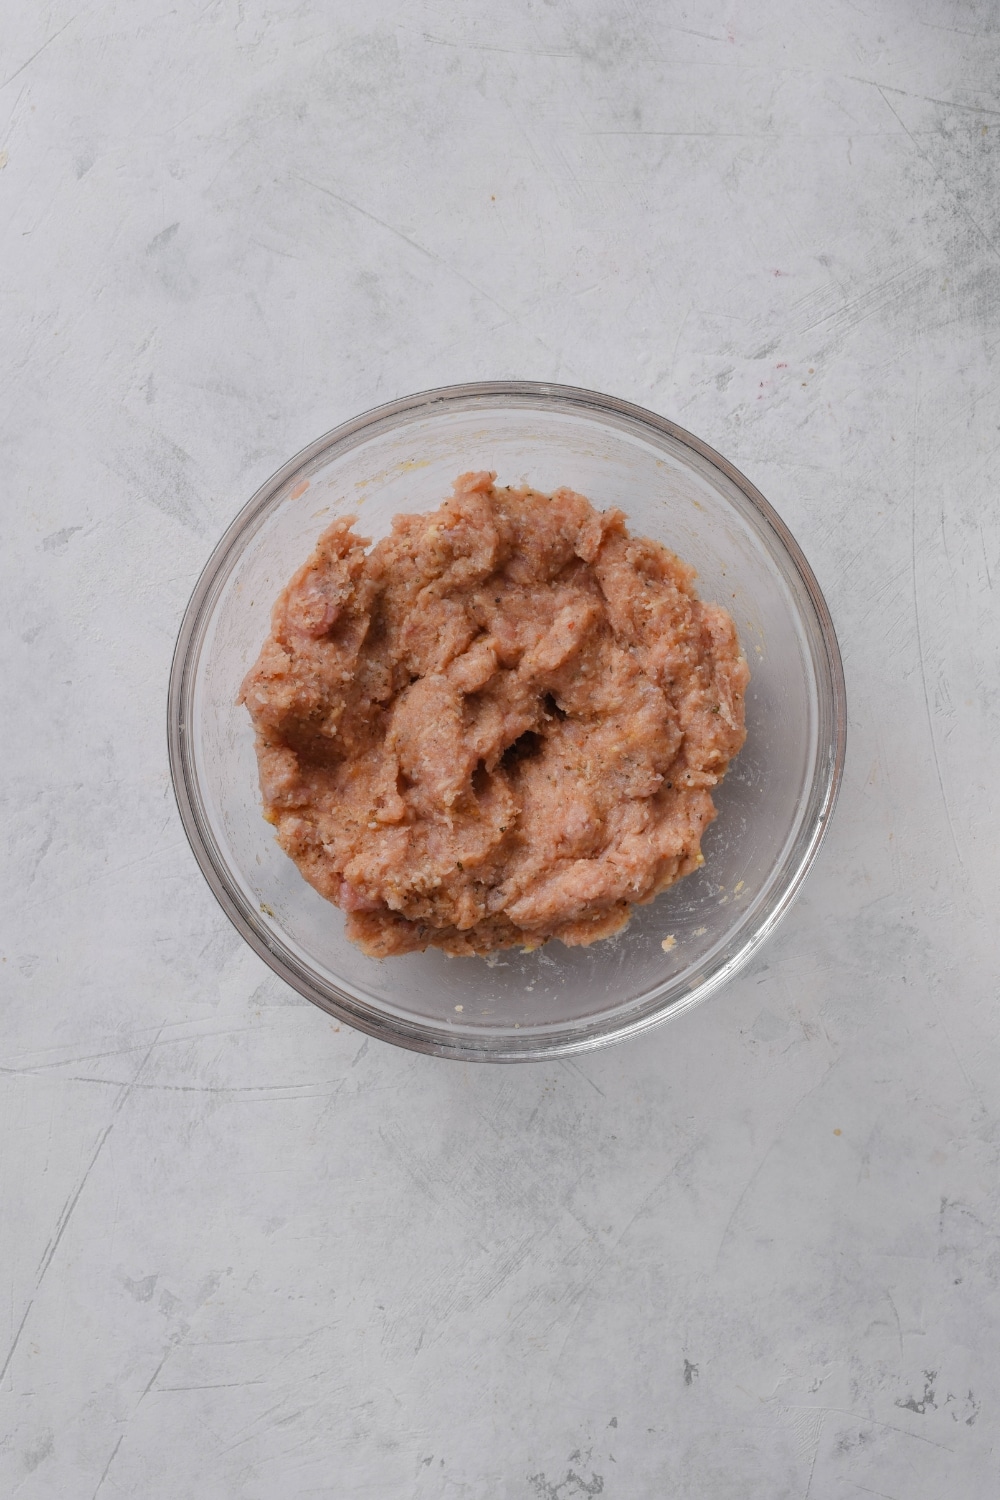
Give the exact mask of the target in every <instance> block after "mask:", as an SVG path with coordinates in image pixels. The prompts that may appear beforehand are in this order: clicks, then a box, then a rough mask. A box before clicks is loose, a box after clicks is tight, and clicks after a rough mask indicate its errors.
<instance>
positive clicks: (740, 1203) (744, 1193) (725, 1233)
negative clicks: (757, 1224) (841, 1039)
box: [715, 1058, 840, 1270]
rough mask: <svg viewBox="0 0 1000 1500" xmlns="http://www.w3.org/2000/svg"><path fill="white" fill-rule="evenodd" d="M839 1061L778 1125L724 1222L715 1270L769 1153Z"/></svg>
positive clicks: (829, 1068)
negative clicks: (776, 1130) (775, 1132)
mask: <svg viewBox="0 0 1000 1500" xmlns="http://www.w3.org/2000/svg"><path fill="white" fill-rule="evenodd" d="M839 1061H840V1058H835V1059H834V1060H833V1062H832V1063H831V1064H830V1066H829V1067H828V1068H827V1069H826V1072H825V1073H824V1074H823V1076H822V1078H820V1079H819V1081H818V1082H817V1083H814V1084H813V1086H812V1088H811V1089H807V1090H806V1092H805V1093H804V1094H803V1095H802V1098H801V1099H799V1100H798V1101H797V1102H796V1104H795V1108H794V1109H793V1110H792V1111H791V1113H790V1114H789V1115H788V1117H787V1119H785V1120H783V1121H782V1123H781V1124H780V1125H779V1127H778V1132H777V1134H776V1135H775V1137H774V1139H773V1140H772V1141H771V1144H770V1145H769V1146H768V1148H767V1150H766V1151H765V1152H764V1155H763V1156H762V1157H761V1159H760V1161H759V1162H758V1163H757V1166H756V1167H755V1168H754V1170H753V1172H752V1173H751V1175H750V1177H749V1179H748V1181H747V1184H746V1186H745V1187H744V1189H743V1191H742V1193H740V1196H739V1197H738V1198H737V1200H736V1204H735V1206H734V1208H733V1211H732V1213H731V1214H730V1215H729V1218H728V1219H727V1220H726V1227H725V1229H723V1231H722V1238H721V1239H720V1241H719V1248H718V1250H717V1251H716V1253H715V1267H716V1270H718V1267H719V1261H720V1260H721V1258H722V1252H723V1250H724V1248H725V1245H726V1240H727V1239H728V1238H729V1233H730V1230H731V1229H732V1227H733V1225H734V1224H735V1222H736V1218H737V1215H738V1214H739V1211H740V1209H741V1208H742V1207H743V1203H744V1201H745V1199H746V1196H747V1194H748V1193H749V1192H750V1189H751V1188H752V1187H753V1185H754V1183H755V1182H756V1181H757V1178H758V1177H759V1176H760V1174H761V1172H763V1170H764V1167H765V1165H766V1164H767V1161H768V1159H769V1157H770V1155H771V1152H772V1151H773V1150H774V1149H775V1147H776V1146H777V1145H778V1143H779V1142H780V1141H781V1138H782V1136H783V1135H784V1133H785V1131H786V1130H787V1129H788V1127H789V1125H790V1124H791V1123H792V1120H793V1119H794V1118H795V1116H796V1115H797V1114H798V1112H799V1110H800V1109H801V1108H802V1106H803V1104H805V1102H806V1100H807V1099H810V1098H811V1097H812V1095H813V1094H815V1092H816V1090H817V1089H819V1088H822V1086H823V1084H824V1083H825V1082H826V1080H827V1079H828V1078H829V1076H830V1074H831V1073H832V1072H833V1070H834V1068H835V1067H836V1066H837V1063H838V1062H839Z"/></svg>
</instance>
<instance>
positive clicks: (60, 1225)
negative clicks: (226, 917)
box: [0, 1026, 163, 1483]
mask: <svg viewBox="0 0 1000 1500" xmlns="http://www.w3.org/2000/svg"><path fill="white" fill-rule="evenodd" d="M162 1030H163V1027H162V1026H161V1027H160V1030H159V1031H158V1032H157V1033H156V1036H155V1037H154V1038H153V1040H152V1042H151V1043H150V1045H149V1047H148V1049H147V1051H146V1055H145V1056H144V1057H143V1059H142V1061H141V1062H140V1064H139V1066H138V1068H137V1069H136V1072H135V1077H134V1078H133V1079H132V1080H131V1081H130V1082H129V1083H126V1084H125V1085H124V1086H123V1087H122V1089H121V1092H120V1093H119V1095H118V1097H117V1098H116V1099H115V1101H114V1103H113V1104H112V1106H111V1119H110V1120H109V1121H108V1123H107V1125H106V1126H105V1127H104V1129H103V1130H102V1131H101V1134H100V1135H99V1136H98V1138H97V1145H96V1146H95V1147H94V1150H93V1152H92V1153H91V1157H90V1161H89V1162H88V1163H87V1166H86V1168H85V1169H84V1172H83V1175H82V1177H81V1178H80V1181H79V1183H78V1184H77V1186H76V1188H75V1189H74V1191H73V1192H72V1193H71V1194H70V1195H69V1197H68V1198H67V1200H66V1202H65V1203H64V1204H63V1207H62V1210H61V1212H60V1214H59V1218H58V1219H57V1221H56V1228H55V1232H54V1234H53V1236H52V1238H51V1239H50V1240H49V1243H48V1244H47V1245H46V1247H45V1250H44V1251H43V1252H42V1258H41V1260H40V1261H39V1264H38V1269H37V1271H36V1273H35V1291H36V1293H37V1291H38V1289H39V1287H40V1286H41V1284H42V1282H43V1280H44V1279H45V1275H46V1272H47V1271H48V1269H49V1267H50V1266H51V1264H52V1259H53V1256H54V1255H55V1253H56V1251H57V1250H58V1249H59V1244H60V1241H61V1240H62V1237H63V1235H64V1234H65V1233H66V1229H67V1226H68V1225H69V1222H70V1219H71V1218H72V1217H73V1212H74V1210H75V1208H76V1205H77V1204H78V1203H79V1201H80V1194H81V1193H82V1192H83V1190H84V1188H85V1187H86V1185H87V1179H88V1177H89V1176H90V1174H91V1172H92V1171H93V1170H94V1166H95V1164H96V1162H97V1158H98V1157H99V1156H100V1154H101V1151H102V1149H103V1147H104V1143H105V1141H106V1140H107V1138H108V1136H109V1135H110V1134H111V1131H112V1130H113V1128H114V1125H115V1121H116V1120H117V1118H118V1116H119V1114H120V1113H121V1111H122V1109H123V1108H124V1106H125V1104H126V1103H127V1101H128V1099H129V1097H130V1095H131V1093H132V1091H133V1089H134V1088H135V1086H136V1083H137V1081H138V1078H139V1075H140V1074H141V1073H142V1070H143V1068H145V1066H146V1064H147V1063H148V1061H149V1059H150V1057H151V1056H152V1055H153V1049H154V1048H155V1046H156V1043H157V1042H158V1041H159V1038H160V1033H161V1032H162ZM34 1300H35V1299H34V1297H31V1298H30V1299H29V1301H28V1305H27V1307H26V1308H25V1310H24V1313H23V1315H22V1317H21V1322H20V1325H19V1327H18V1330H17V1333H16V1334H15V1335H14V1341H13V1343H12V1344H11V1346H10V1349H9V1351H8V1353H7V1358H6V1359H5V1360H4V1364H3V1369H2V1370H0V1381H2V1380H3V1378H4V1377H5V1376H6V1374H7V1371H8V1369H9V1368H10V1363H11V1360H12V1359H13V1357H14V1351H15V1350H16V1348H17V1345H18V1341H19V1340H20V1337H21V1334H22V1333H23V1332H24V1325H25V1323H26V1322H27V1321H28V1314H29V1313H30V1312H31V1309H32V1306H33V1305H34ZM102 1483H103V1479H102Z"/></svg>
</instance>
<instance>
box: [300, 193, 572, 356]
mask: <svg viewBox="0 0 1000 1500" xmlns="http://www.w3.org/2000/svg"><path fill="white" fill-rule="evenodd" d="M292 175H293V176H294V177H296V178H298V181H299V182H302V183H305V185H306V187H311V188H313V189H315V191H316V192H317V193H325V195H326V196H327V197H328V198H332V199H333V201H334V202H335V203H339V204H341V205H342V206H343V207H344V208H349V209H350V210H351V211H352V213H356V214H360V216H361V218H363V219H368V221H369V222H370V223H372V224H377V225H378V226H379V228H380V229H384V230H386V232H387V233H388V234H392V235H395V237H396V239H398V240H402V242H403V244H404V245H409V247H410V249H411V250H416V252H417V254H418V255H423V256H425V257H426V259H427V260H429V261H432V262H433V263H434V264H435V265H438V266H442V267H443V268H444V269H445V270H446V271H448V272H449V273H450V274H451V275H452V276H454V277H456V278H457V280H459V281H461V282H463V283H464V284H465V285H466V286H467V287H469V288H470V289H471V290H472V291H474V292H475V293H476V295H477V296H478V297H483V298H484V299H485V300H486V301H487V302H489V303H490V304H491V306H493V307H495V308H497V309H498V311H499V312H502V313H503V314H504V315H505V316H506V317H508V318H510V319H512V321H513V322H514V323H517V324H518V325H522V326H523V319H522V318H520V317H519V316H518V315H517V313H515V312H513V311H512V310H511V309H510V308H509V307H505V306H504V304H503V303H502V302H498V301H497V299H496V298H495V297H493V296H491V295H490V293H489V292H488V291H486V290H485V288H484V287H481V286H479V285H478V284H477V283H476V282H475V281H472V280H470V278H469V277H468V276H466V275H465V274H464V272H462V271H460V270H458V268H457V267H456V266H453V265H451V264H450V262H449V261H446V260H445V259H444V257H443V256H441V255H438V254H437V253H436V251H434V250H428V249H427V247H426V245H421V243H420V241H419V240H414V239H411V238H410V236H409V235H408V234H404V233H403V231H402V230H401V229H397V228H396V226H395V224H390V223H389V222H388V220H386V219H380V218H379V217H378V215H377V214H373V213H369V212H368V210H367V209H366V208H362V207H361V205H360V204H359V203H354V202H352V201H351V199H350V198H344V197H343V196H342V195H341V194H340V193H335V192H334V191H333V189H332V188H328V187H324V186H323V184H322V183H321V182H313V180H312V179H311V178H310V177H303V176H302V175H301V173H299V172H295V173H293V174H292ZM531 332H532V336H533V337H534V338H535V339H537V340H538V342H539V343H540V344H541V345H542V348H543V349H548V352H549V353H550V354H553V355H555V353H556V351H555V350H554V349H551V348H550V347H549V345H548V344H546V343H545V342H544V340H543V339H541V338H539V336H538V333H537V331H536V330H534V329H532V330H531ZM557 357H558V356H557Z"/></svg>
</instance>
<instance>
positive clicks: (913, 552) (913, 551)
mask: <svg viewBox="0 0 1000 1500" xmlns="http://www.w3.org/2000/svg"><path fill="white" fill-rule="evenodd" d="M919 420H920V375H919V373H918V375H917V379H916V383H915V385H914V387H913V472H912V475H911V483H910V577H911V579H912V585H913V621H914V625H915V627H916V636H917V656H918V658H919V660H920V681H921V684H922V686H923V690H924V711H925V713H926V715H927V733H928V735H929V736H930V742H931V756H932V757H933V760H934V774H935V775H936V776H937V784H938V790H939V791H940V793H941V801H942V803H943V804H944V815H945V818H946V819H947V821H948V832H949V833H950V834H951V842H952V844H953V845H954V848H955V858H956V859H957V860H958V865H959V869H960V870H961V871H962V874H963V875H965V873H966V870H965V861H964V860H963V858H962V851H961V849H960V847H959V843H958V835H957V834H956V832H955V824H954V822H953V821H952V816H951V808H950V807H949V806H948V796H947V793H946V792H945V789H944V777H943V776H942V774H941V762H940V760H939V758H938V748H937V736H936V735H935V733H934V715H933V714H932V712H931V700H930V694H929V693H928V691H927V664H926V662H925V661H924V643H923V633H922V631H921V627H920V591H919V589H918V588H917V446H918V442H919V431H920V429H919V426H918V422H919Z"/></svg>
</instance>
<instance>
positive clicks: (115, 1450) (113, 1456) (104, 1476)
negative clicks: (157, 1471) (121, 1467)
mask: <svg viewBox="0 0 1000 1500" xmlns="http://www.w3.org/2000/svg"><path fill="white" fill-rule="evenodd" d="M124 1441H125V1434H124V1432H123V1433H122V1435H121V1437H120V1438H119V1439H118V1441H117V1443H116V1444H115V1446H114V1447H113V1448H112V1450H111V1456H110V1458H109V1459H108V1461H107V1463H106V1464H105V1465H104V1473H103V1474H102V1475H101V1477H100V1479H99V1480H98V1481H97V1489H96V1490H95V1491H94V1495H93V1500H97V1497H98V1495H99V1494H100V1493H101V1486H102V1485H103V1483H104V1481H105V1480H106V1479H107V1477H108V1470H109V1469H110V1468H111V1465H112V1464H113V1463H114V1461H115V1459H116V1457H117V1456H118V1449H119V1448H120V1447H121V1445H122V1443H123V1442H124Z"/></svg>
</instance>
